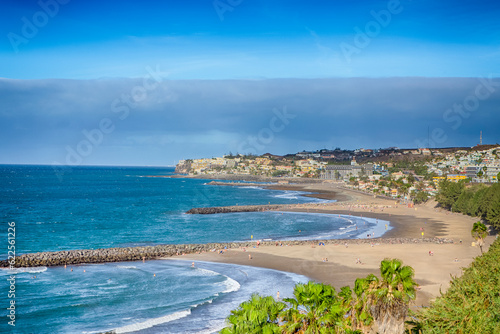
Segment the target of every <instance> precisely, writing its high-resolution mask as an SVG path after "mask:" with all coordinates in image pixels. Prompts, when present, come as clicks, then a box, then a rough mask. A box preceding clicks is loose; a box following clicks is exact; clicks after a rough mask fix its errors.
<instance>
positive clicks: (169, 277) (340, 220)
mask: <svg viewBox="0 0 500 334" xmlns="http://www.w3.org/2000/svg"><path fill="white" fill-rule="evenodd" d="M172 173H173V168H144V167H74V168H71V169H69V168H68V169H65V170H64V173H61V172H60V171H57V170H54V169H53V168H52V167H50V166H5V165H4V166H0V189H1V190H2V191H1V193H0V221H1V229H2V232H1V233H0V235H1V238H2V240H0V247H1V248H0V258H1V259H5V258H7V251H8V243H7V241H8V236H7V230H8V223H9V222H15V224H16V225H15V227H16V230H15V232H16V233H15V246H16V253H17V254H22V253H31V252H39V251H58V250H69V249H84V248H93V249H95V248H106V247H130V246H139V245H155V244H166V243H205V242H225V241H246V240H250V237H251V235H253V237H254V239H273V240H285V239H319V238H356V237H358V236H363V235H366V234H367V233H371V232H372V231H376V233H377V235H379V234H380V233H382V232H383V231H380V229H377V227H378V228H379V227H380V226H379V225H381V224H378V225H377V224H375V222H373V221H372V220H369V219H361V218H356V217H338V216H335V215H324V214H302V213H281V212H255V213H236V214H217V215H186V214H184V212H185V211H187V210H189V209H190V208H192V207H203V206H221V205H235V204H240V205H244V204H268V203H271V204H278V203H279V204H286V203H303V202H320V201H321V200H318V199H314V198H309V197H304V196H301V193H300V192H293V191H276V190H267V189H262V188H258V187H221V186H211V185H207V184H206V183H207V182H209V181H208V180H199V179H179V178H160V177H147V176H162V175H170V174H172ZM356 225H357V226H358V229H357V230H356ZM299 230H300V231H301V232H300V233H299ZM71 269H73V271H71ZM84 271H85V272H84ZM11 276H14V277H15V282H16V284H15V298H2V299H1V300H2V304H3V305H2V306H1V308H2V309H3V316H2V321H1V322H0V332H12V333H98V332H102V331H106V330H116V332H117V333H127V332H138V333H213V332H216V331H217V330H219V329H220V328H221V327H222V326H223V325H224V318H225V317H226V316H227V315H228V314H229V311H230V310H231V309H234V308H235V307H236V306H237V305H238V304H239V303H241V302H242V301H244V300H246V299H248V298H249V296H250V294H251V293H252V292H259V293H262V294H267V295H275V294H276V291H278V290H279V291H280V295H281V296H283V297H286V296H287V295H288V296H289V295H291V292H292V290H293V286H294V285H295V284H296V283H297V282H304V281H306V280H307V278H305V277H303V276H299V275H295V274H290V273H284V272H278V271H273V270H267V269H260V268H251V267H247V266H236V265H225V264H214V263H197V265H196V267H195V268H191V263H190V262H185V261H169V260H167V261H161V260H158V261H148V262H146V263H142V262H130V263H112V264H99V265H81V266H73V267H71V268H70V267H68V268H62V267H55V268H45V267H41V268H28V269H25V270H17V271H15V272H11V271H6V270H2V271H0V278H2V283H1V284H0V293H2V295H4V296H7V294H8V292H9V281H7V279H8V278H10V277H11ZM35 276H36V278H35ZM11 300H15V305H16V310H15V315H16V321H15V325H16V326H15V327H13V326H11V325H9V324H8V321H9V319H8V318H7V314H8V312H9V311H8V310H6V308H7V307H9V305H10V304H9V303H10V302H11Z"/></svg>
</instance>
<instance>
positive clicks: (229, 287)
mask: <svg viewBox="0 0 500 334" xmlns="http://www.w3.org/2000/svg"><path fill="white" fill-rule="evenodd" d="M196 269H197V270H196V273H197V274H199V273H201V274H202V276H223V277H225V280H224V281H223V282H222V285H223V286H224V288H225V289H224V290H223V291H221V292H220V293H230V292H235V291H238V290H239V289H240V287H241V285H240V283H238V282H237V281H235V280H234V279H232V278H231V277H229V276H226V275H222V274H220V273H218V272H216V271H213V270H208V269H203V268H196Z"/></svg>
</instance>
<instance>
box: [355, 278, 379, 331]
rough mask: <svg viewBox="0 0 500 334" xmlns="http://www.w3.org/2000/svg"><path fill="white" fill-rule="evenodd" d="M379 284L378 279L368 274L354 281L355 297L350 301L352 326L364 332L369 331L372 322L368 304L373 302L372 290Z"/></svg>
mask: <svg viewBox="0 0 500 334" xmlns="http://www.w3.org/2000/svg"><path fill="white" fill-rule="evenodd" d="M378 285H379V279H378V278H377V277H376V276H375V275H373V274H370V275H368V276H367V277H366V278H358V279H357V280H356V281H355V282H354V294H355V296H356V298H355V299H354V300H353V303H352V310H351V318H352V322H353V325H354V326H353V327H354V328H355V329H357V330H360V331H362V332H364V333H366V332H369V330H370V328H371V325H372V323H373V317H372V315H371V312H370V306H371V305H372V304H373V303H374V299H373V294H372V293H371V292H372V291H375V290H376V289H377V287H378Z"/></svg>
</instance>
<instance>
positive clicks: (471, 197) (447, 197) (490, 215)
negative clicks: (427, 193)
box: [436, 180, 500, 228]
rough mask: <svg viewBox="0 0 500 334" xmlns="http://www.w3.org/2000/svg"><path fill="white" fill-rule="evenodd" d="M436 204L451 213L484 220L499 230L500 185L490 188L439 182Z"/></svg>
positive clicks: (480, 185)
mask: <svg viewBox="0 0 500 334" xmlns="http://www.w3.org/2000/svg"><path fill="white" fill-rule="evenodd" d="M436 200H437V201H438V203H439V204H440V205H441V206H443V207H444V208H447V209H450V210H452V211H453V212H461V213H464V214H466V215H469V216H473V217H480V218H483V219H486V220H487V221H488V222H489V223H490V224H491V225H493V226H495V227H496V228H500V183H495V184H493V185H491V186H487V185H484V184H474V185H471V186H466V184H465V183H464V182H458V183H455V182H450V181H447V180H444V181H441V182H440V184H439V193H438V194H437V196H436Z"/></svg>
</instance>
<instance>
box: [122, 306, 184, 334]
mask: <svg viewBox="0 0 500 334" xmlns="http://www.w3.org/2000/svg"><path fill="white" fill-rule="evenodd" d="M190 314H191V310H184V311H179V312H175V313H172V314H168V315H166V316H163V317H159V318H153V319H148V320H146V321H143V322H138V323H135V324H131V325H126V326H123V327H119V328H116V329H115V330H114V332H115V333H116V334H119V333H130V332H136V331H140V330H143V329H146V328H151V327H153V326H157V325H160V324H164V323H167V322H171V321H174V320H178V319H182V318H185V317H187V316H189V315H190Z"/></svg>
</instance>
